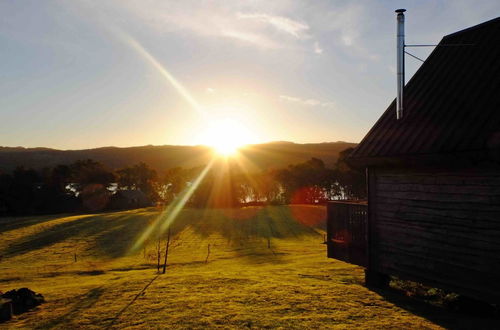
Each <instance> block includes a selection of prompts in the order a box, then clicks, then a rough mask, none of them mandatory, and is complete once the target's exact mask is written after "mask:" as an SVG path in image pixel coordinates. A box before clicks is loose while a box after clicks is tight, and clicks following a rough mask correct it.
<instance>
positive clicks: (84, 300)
mask: <svg viewBox="0 0 500 330" xmlns="http://www.w3.org/2000/svg"><path fill="white" fill-rule="evenodd" d="M103 293H104V289H102V288H101V287H98V288H93V289H91V290H89V291H88V292H87V293H85V294H82V295H80V296H77V297H74V299H75V300H76V301H77V302H76V303H75V304H74V305H73V306H72V307H71V309H70V310H69V311H68V312H66V313H65V314H63V315H61V316H59V317H58V318H56V319H53V320H50V321H48V322H46V323H43V324H40V325H39V326H37V327H36V328H35V329H50V328H53V327H56V326H57V325H59V324H67V323H68V322H71V321H72V320H74V319H75V318H76V317H77V316H78V314H80V313H81V312H82V311H84V310H86V309H89V308H91V307H92V306H94V304H95V303H96V302H97V301H98V300H99V298H100V297H101V295H102V294H103Z"/></svg>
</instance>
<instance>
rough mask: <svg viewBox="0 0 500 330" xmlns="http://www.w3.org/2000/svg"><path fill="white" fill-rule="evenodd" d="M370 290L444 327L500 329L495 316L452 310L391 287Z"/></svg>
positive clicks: (499, 321)
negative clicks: (412, 296)
mask: <svg viewBox="0 0 500 330" xmlns="http://www.w3.org/2000/svg"><path fill="white" fill-rule="evenodd" d="M370 290H372V291H375V292H376V293H378V294H379V295H381V296H382V297H384V299H385V300H387V301H389V302H391V303H393V304H394V305H396V306H398V307H400V308H403V309H405V310H407V311H408V312H410V313H412V314H415V315H418V316H421V317H423V318H426V319H427V320H429V321H431V322H433V323H435V324H438V325H440V326H442V327H444V328H446V329H500V319H498V318H495V316H475V315H472V314H469V315H467V314H463V313H456V312H452V311H450V310H448V309H446V308H444V307H438V306H434V305H431V304H429V303H427V302H424V301H421V300H417V299H415V298H411V297H407V296H405V295H404V294H403V293H402V292H401V291H399V290H395V289H392V288H388V289H377V288H370Z"/></svg>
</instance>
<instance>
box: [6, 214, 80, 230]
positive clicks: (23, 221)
mask: <svg viewBox="0 0 500 330" xmlns="http://www.w3.org/2000/svg"><path fill="white" fill-rule="evenodd" d="M68 216H70V214H58V215H45V216H30V217H8V218H0V233H4V232H7V231H11V230H15V229H20V228H24V227H29V226H33V225H37V224H39V223H44V222H49V221H52V220H57V219H60V218H65V217H68Z"/></svg>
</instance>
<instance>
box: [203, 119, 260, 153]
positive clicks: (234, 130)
mask: <svg viewBox="0 0 500 330" xmlns="http://www.w3.org/2000/svg"><path fill="white" fill-rule="evenodd" d="M202 139H203V144H206V145H209V146H211V147H212V148H213V149H214V151H215V152H216V153H218V154H220V155H223V156H231V155H233V154H234V153H236V151H237V150H238V149H239V148H240V147H242V146H244V145H245V144H248V143H250V140H251V139H250V134H249V132H248V130H247V129H246V128H245V127H244V126H243V125H242V124H241V123H240V122H237V121H235V120H231V119H222V120H215V121H213V122H211V123H209V124H208V127H207V130H206V132H205V134H204V135H203V137H202Z"/></svg>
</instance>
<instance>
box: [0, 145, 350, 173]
mask: <svg viewBox="0 0 500 330" xmlns="http://www.w3.org/2000/svg"><path fill="white" fill-rule="evenodd" d="M355 145H356V144H355V143H349V142H325V143H307V144H298V143H291V142H272V143H264V144H255V145H250V146H247V147H245V148H244V149H242V150H241V153H242V154H243V155H244V156H245V158H246V159H247V160H248V161H250V162H252V163H253V164H255V165H256V166H257V167H258V168H281V167H285V166H287V165H289V164H296V163H300V162H304V161H306V160H309V159H310V158H311V157H316V158H320V159H322V160H323V161H324V162H325V163H326V164H327V166H331V165H333V164H334V163H335V161H336V160H337V157H338V154H339V152H340V151H342V150H345V149H347V148H350V147H354V146H355ZM211 156H212V150H211V149H210V148H208V147H206V146H172V145H164V146H140V147H128V148H118V147H104V148H95V149H85V150H57V149H49V148H22V147H16V148H10V147H0V170H3V171H11V170H13V169H14V168H15V167H16V166H20V165H22V166H24V167H26V168H34V169H40V168H43V167H52V166H54V165H57V164H69V163H72V162H74V161H76V160H79V159H88V158H90V159H94V160H96V161H99V162H101V163H103V164H105V165H107V166H108V167H110V168H112V169H117V168H122V167H125V166H129V165H133V164H137V163H139V162H145V163H146V164H148V165H149V166H150V167H152V168H154V169H155V170H157V171H163V170H165V169H168V168H172V167H176V166H182V167H186V168H189V167H194V166H199V165H205V164H206V163H208V160H209V159H210V157H211Z"/></svg>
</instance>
